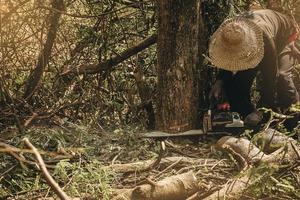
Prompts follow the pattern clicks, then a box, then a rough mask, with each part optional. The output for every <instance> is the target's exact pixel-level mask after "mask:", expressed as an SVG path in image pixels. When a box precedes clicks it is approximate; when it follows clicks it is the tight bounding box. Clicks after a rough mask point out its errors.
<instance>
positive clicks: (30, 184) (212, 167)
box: [0, 123, 300, 199]
mask: <svg viewBox="0 0 300 200" xmlns="http://www.w3.org/2000/svg"><path fill="white" fill-rule="evenodd" d="M141 132H142V131H141V130H140V129H138V128H132V127H130V128H127V129H126V128H124V129H116V130H113V131H107V132H106V131H99V130H96V129H91V128H87V127H85V126H79V125H75V124H71V123H69V124H66V125H64V126H63V127H53V126H52V127H47V126H35V127H31V128H30V129H28V130H27V131H25V132H24V133H23V134H17V130H16V128H10V129H7V130H5V131H3V132H1V135H0V160H1V162H0V199H53V198H54V199H55V197H56V194H55V193H54V192H53V191H52V189H51V188H50V186H49V185H48V184H47V183H46V181H45V179H44V178H43V175H42V173H41V172H40V170H39V168H38V166H37V164H36V162H35V159H34V156H33V155H32V153H31V152H29V153H28V151H27V152H26V149H27V147H26V145H25V144H24V142H23V140H22V139H23V138H25V137H26V138H29V140H30V142H31V143H32V144H33V145H34V146H35V147H36V148H38V150H39V152H40V153H41V155H42V157H43V159H44V161H45V163H46V165H47V167H48V170H49V171H50V173H51V175H52V176H53V178H54V179H55V180H56V181H57V182H58V183H59V185H60V186H61V188H62V189H63V190H64V191H65V192H66V193H67V194H68V195H69V196H72V197H80V199H112V198H113V196H115V193H120V191H121V189H122V190H123V189H129V188H134V187H136V186H137V185H141V184H145V183H147V181H149V180H151V181H154V182H156V181H159V180H162V179H164V178H165V177H170V176H172V175H176V174H182V173H185V172H189V171H192V172H193V173H194V174H195V176H196V177H197V180H198V185H199V188H201V191H203V192H202V197H203V198H205V197H207V196H209V195H211V194H212V193H213V192H215V191H217V190H219V189H220V188H222V187H224V185H226V184H228V182H229V181H230V180H231V179H232V178H233V177H236V176H238V174H239V173H240V170H241V169H240V166H239V164H238V162H237V161H236V160H235V159H234V158H233V157H232V156H228V154H225V153H223V152H221V151H218V150H217V149H216V148H215V144H216V142H217V140H218V139H219V138H216V137H206V138H198V139H196V138H181V139H173V140H165V142H164V145H165V147H164V151H162V150H161V148H162V147H161V141H157V140H154V139H143V138H140V136H141V134H140V133H141ZM187 158H188V159H191V160H193V162H194V164H191V163H190V162H186V161H184V159H187ZM163 159H169V160H168V162H166V163H167V164H166V163H164V162H162V160H163ZM146 161H148V162H146ZM152 161H153V162H152ZM156 161H158V162H156ZM136 162H138V164H137V165H135V166H136V167H135V168H129V169H127V168H126V169H124V168H120V167H118V166H120V165H118V164H130V163H136ZM149 163H150V164H149ZM264 170H266V174H271V175H270V176H268V177H264V180H263V181H262V182H263V186H262V182H260V181H258V183H257V184H256V186H255V187H251V188H250V189H248V190H247V192H246V193H245V194H244V195H243V199H257V198H258V197H259V198H260V199H297V198H299V199H300V168H299V167H298V165H297V166H294V167H293V169H292V170H290V171H289V172H287V173H285V174H284V176H280V177H279V176H275V175H274V174H272V173H268V171H272V170H273V168H272V167H270V168H264ZM116 191H117V192H116Z"/></svg>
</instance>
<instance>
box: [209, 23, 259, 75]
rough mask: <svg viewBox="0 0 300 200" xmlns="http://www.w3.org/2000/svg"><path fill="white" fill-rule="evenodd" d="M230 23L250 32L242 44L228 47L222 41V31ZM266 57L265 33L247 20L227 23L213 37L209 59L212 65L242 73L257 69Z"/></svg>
mask: <svg viewBox="0 0 300 200" xmlns="http://www.w3.org/2000/svg"><path fill="white" fill-rule="evenodd" d="M229 23H239V24H240V25H241V26H244V27H246V28H247V29H248V30H249V31H250V32H249V33H248V34H246V35H245V40H244V41H243V42H241V43H238V44H234V45H231V46H228V44H225V42H224V39H222V36H221V34H222V31H223V29H224V27H225V26H226V25H228V24H229ZM263 56H264V42H263V32H262V30H261V29H260V28H259V26H258V25H257V24H255V23H254V22H252V21H250V20H248V19H245V18H233V19H229V20H227V21H225V22H224V23H223V24H222V25H221V26H220V27H219V28H218V30H217V31H216V32H215V33H214V34H213V35H212V37H211V40H210V44H209V57H210V59H211V61H212V64H213V65H215V66H216V67H218V68H221V69H224V70H228V71H242V70H247V69H251V68H254V67H256V66H257V65H258V64H259V63H260V62H261V60H262V59H263Z"/></svg>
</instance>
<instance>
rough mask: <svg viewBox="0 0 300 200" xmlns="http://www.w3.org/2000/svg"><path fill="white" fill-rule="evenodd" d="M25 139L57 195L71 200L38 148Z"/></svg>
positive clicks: (63, 199)
mask: <svg viewBox="0 0 300 200" xmlns="http://www.w3.org/2000/svg"><path fill="white" fill-rule="evenodd" d="M23 141H24V142H25V144H26V145H27V146H28V147H29V148H30V149H31V150H32V151H33V153H34V155H35V157H36V159H37V161H38V164H39V167H40V170H41V171H42V173H43V175H44V177H45V179H46V181H47V183H48V184H49V186H50V187H51V188H52V189H53V191H54V192H55V193H56V194H57V196H59V198H60V199H62V200H71V198H70V197H69V196H68V195H67V194H66V193H65V192H64V191H63V190H62V189H61V188H60V187H59V185H58V183H57V182H56V181H55V180H54V179H53V178H52V176H51V175H50V173H49V172H48V170H47V168H46V165H45V162H44V160H43V158H42V156H41V155H40V153H39V152H38V150H37V149H36V148H35V147H34V146H33V145H32V144H31V143H30V141H29V140H28V138H24V139H23Z"/></svg>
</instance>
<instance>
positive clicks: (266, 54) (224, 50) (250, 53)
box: [209, 9, 300, 125]
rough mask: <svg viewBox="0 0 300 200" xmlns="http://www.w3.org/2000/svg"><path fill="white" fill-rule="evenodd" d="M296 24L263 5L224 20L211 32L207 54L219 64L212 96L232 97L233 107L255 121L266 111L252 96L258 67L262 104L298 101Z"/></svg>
mask: <svg viewBox="0 0 300 200" xmlns="http://www.w3.org/2000/svg"><path fill="white" fill-rule="evenodd" d="M297 41H298V29H297V26H296V22H295V20H293V18H292V17H290V16H288V15H284V14H281V13H279V12H276V11H272V10H268V9H263V10H256V11H252V12H247V13H244V14H242V15H240V16H236V17H233V18H231V19H228V20H226V21H224V22H223V23H222V24H221V26H220V27H219V28H218V29H217V31H216V32H215V33H214V34H213V35H212V37H211V40H210V43H209V57H210V59H211V62H212V64H213V65H214V66H215V67H217V68H219V69H220V71H219V74H218V75H217V80H216V82H215V83H214V85H213V86H212V88H211V91H210V97H211V98H215V99H221V98H223V97H224V96H226V98H227V99H228V101H229V104H230V107H231V110H232V111H235V112H238V113H240V114H241V115H242V117H244V118H245V123H246V124H249V125H257V124H258V123H259V122H260V121H261V119H262V114H261V113H260V112H258V111H256V108H255V106H254V105H253V103H252V101H251V87H252V85H253V82H254V79H255V77H256V75H257V73H258V72H260V74H261V77H262V81H261V82H259V81H257V84H260V85H259V88H260V89H261V91H260V100H259V102H258V106H259V107H267V108H272V109H274V108H278V107H279V108H280V109H281V110H285V109H287V108H288V107H289V106H290V105H291V104H294V103H297V102H299V94H298V92H297V89H296V87H295V84H294V82H293V78H292V70H293V68H294V66H295V64H296V63H297V61H298V59H299V58H300V48H299V47H300V45H299V43H298V42H297Z"/></svg>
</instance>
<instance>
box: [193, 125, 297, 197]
mask: <svg viewBox="0 0 300 200" xmlns="http://www.w3.org/2000/svg"><path fill="white" fill-rule="evenodd" d="M255 141H257V142H258V143H260V144H264V145H263V147H264V150H266V152H272V153H271V154H265V153H264V152H262V151H261V150H260V149H259V148H258V147H256V146H255V145H253V144H252V143H251V142H250V141H249V140H247V139H243V138H241V139H238V138H234V137H223V138H221V139H220V140H219V141H218V142H217V146H218V147H219V148H220V149H221V150H223V151H226V152H228V153H231V154H233V156H236V155H238V157H241V158H242V159H244V161H246V162H247V163H248V164H249V163H252V164H259V163H262V162H263V163H268V164H277V165H280V164H284V163H289V164H293V163H295V162H296V161H297V159H298V160H299V150H300V148H299V144H298V143H297V141H295V140H294V139H292V138H290V137H288V136H286V135H284V134H283V133H280V132H278V131H275V130H272V129H268V130H266V131H263V132H261V133H259V134H258V135H257V136H256V137H255ZM253 167H254V166H253V165H252V166H250V168H249V169H248V170H246V171H244V172H243V173H242V174H241V175H240V176H239V177H236V178H234V179H232V180H231V181H230V183H229V184H226V185H225V186H224V187H223V188H222V189H220V190H218V191H217V192H215V193H213V194H212V195H210V196H209V197H207V198H205V200H213V199H224V198H231V197H234V199H241V197H242V195H243V193H244V192H245V190H247V188H249V187H250V186H251V185H253V184H254V183H256V182H257V181H260V180H262V179H261V178H259V177H262V176H264V173H266V172H262V171H260V170H253ZM277 170H278V168H277ZM277 170H274V171H273V172H272V173H275V172H276V171H277ZM253 171H256V174H253ZM194 199H197V198H194Z"/></svg>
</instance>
